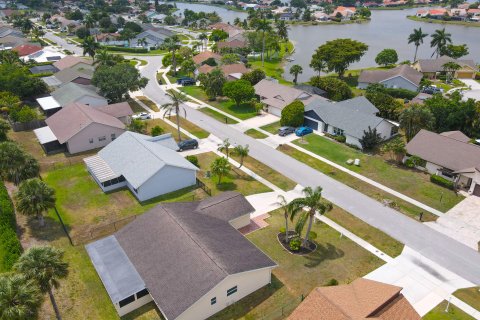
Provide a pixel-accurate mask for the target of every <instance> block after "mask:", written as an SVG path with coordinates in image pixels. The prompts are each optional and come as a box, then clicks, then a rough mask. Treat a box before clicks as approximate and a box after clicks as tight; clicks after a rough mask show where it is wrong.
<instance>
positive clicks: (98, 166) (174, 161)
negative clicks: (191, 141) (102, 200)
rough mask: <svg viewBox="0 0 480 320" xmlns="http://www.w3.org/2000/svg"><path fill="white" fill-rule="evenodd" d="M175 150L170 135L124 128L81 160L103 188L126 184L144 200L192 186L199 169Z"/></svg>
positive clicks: (121, 186) (106, 189)
mask: <svg viewBox="0 0 480 320" xmlns="http://www.w3.org/2000/svg"><path fill="white" fill-rule="evenodd" d="M176 149H177V144H176V143H175V140H173V138H172V136H171V134H164V135H161V136H157V137H151V136H146V135H143V134H138V133H134V132H129V131H127V132H125V133H124V134H122V135H121V136H120V137H119V138H117V139H115V141H113V142H112V143H110V144H109V145H108V146H106V147H105V148H103V149H102V150H101V151H100V152H99V153H98V154H97V155H95V156H93V157H89V158H85V159H84V161H85V164H86V165H87V168H88V171H89V172H90V173H91V175H92V177H93V178H94V179H95V181H96V182H97V183H98V185H99V186H100V188H102V190H103V191H105V192H107V191H111V190H116V189H119V188H123V187H128V188H129V189H130V190H131V191H132V193H133V194H134V195H135V197H137V198H138V200H140V201H146V200H148V199H151V198H154V197H158V196H160V195H162V194H166V193H170V192H173V191H176V190H179V189H183V188H187V187H190V186H193V185H195V183H196V172H197V170H198V168H197V167H195V166H194V165H193V164H191V163H190V162H189V161H187V160H186V159H185V158H183V157H182V156H181V155H180V154H179V153H178V152H177V151H176Z"/></svg>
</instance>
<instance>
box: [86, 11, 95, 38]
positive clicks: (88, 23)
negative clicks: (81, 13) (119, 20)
mask: <svg viewBox="0 0 480 320" xmlns="http://www.w3.org/2000/svg"><path fill="white" fill-rule="evenodd" d="M83 24H84V26H85V29H87V31H88V34H89V35H90V29H92V28H93V27H95V19H93V16H92V15H91V14H87V15H86V16H85V17H84V18H83Z"/></svg>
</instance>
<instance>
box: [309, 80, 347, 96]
mask: <svg viewBox="0 0 480 320" xmlns="http://www.w3.org/2000/svg"><path fill="white" fill-rule="evenodd" d="M310 84H311V85H312V86H314V87H317V88H320V89H322V90H325V91H326V92H327V98H328V99H330V100H333V101H342V100H346V99H350V98H353V92H352V89H350V87H349V86H348V84H347V83H346V82H345V81H343V80H340V79H338V78H335V77H319V76H316V77H312V78H310Z"/></svg>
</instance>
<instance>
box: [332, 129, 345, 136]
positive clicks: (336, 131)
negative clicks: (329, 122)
mask: <svg viewBox="0 0 480 320" xmlns="http://www.w3.org/2000/svg"><path fill="white" fill-rule="evenodd" d="M333 134H334V135H336V136H344V135H345V131H343V130H342V129H339V128H336V127H333Z"/></svg>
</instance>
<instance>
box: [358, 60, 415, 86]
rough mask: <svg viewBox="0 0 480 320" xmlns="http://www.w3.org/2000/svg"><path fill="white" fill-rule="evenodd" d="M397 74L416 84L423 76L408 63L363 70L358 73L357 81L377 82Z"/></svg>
mask: <svg viewBox="0 0 480 320" xmlns="http://www.w3.org/2000/svg"><path fill="white" fill-rule="evenodd" d="M399 76H400V77H403V78H405V79H407V80H408V81H410V82H411V83H413V84H415V85H416V86H418V85H419V84H420V80H422V78H423V74H422V73H421V72H419V71H417V70H415V69H413V68H412V67H410V66H409V65H406V64H402V65H400V66H397V67H395V68H392V69H388V70H363V71H362V73H360V77H359V78H358V82H366V83H379V82H383V81H386V80H389V79H392V78H395V77H399Z"/></svg>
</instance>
